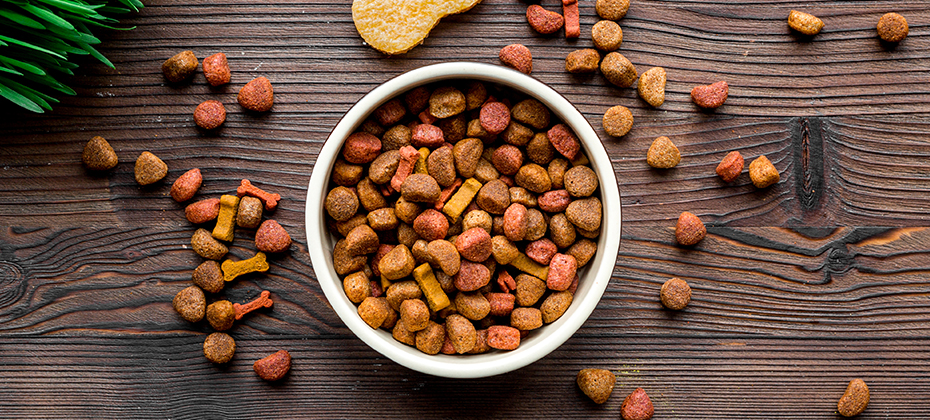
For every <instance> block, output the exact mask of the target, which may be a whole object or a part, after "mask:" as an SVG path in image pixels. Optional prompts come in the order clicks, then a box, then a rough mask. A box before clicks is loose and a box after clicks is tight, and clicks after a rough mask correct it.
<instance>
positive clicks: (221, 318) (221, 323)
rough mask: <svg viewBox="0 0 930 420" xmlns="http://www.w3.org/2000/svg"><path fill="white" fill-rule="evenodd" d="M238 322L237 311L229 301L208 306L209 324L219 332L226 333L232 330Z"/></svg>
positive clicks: (221, 301)
mask: <svg viewBox="0 0 930 420" xmlns="http://www.w3.org/2000/svg"><path fill="white" fill-rule="evenodd" d="M235 321H236V310H235V309H234V308H233V304H232V303H231V302H230V301H228V300H220V301H216V302H213V303H211V304H210V305H209V306H207V322H208V323H210V326H211V327H213V329H214V330H217V331H226V330H228V329H230V328H232V326H233V323H234V322H235Z"/></svg>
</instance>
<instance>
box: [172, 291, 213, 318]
mask: <svg viewBox="0 0 930 420" xmlns="http://www.w3.org/2000/svg"><path fill="white" fill-rule="evenodd" d="M171 306H173V307H174V310H175V311H177V313H179V314H181V318H184V319H186V320H188V321H190V322H197V321H200V320H201V319H203V315H204V312H205V311H206V307H207V300H206V297H204V295H203V290H200V288H199V287H197V286H188V287H186V288H184V289H183V290H181V291H180V292H178V294H177V295H175V296H174V300H172V301H171Z"/></svg>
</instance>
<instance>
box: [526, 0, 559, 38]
mask: <svg viewBox="0 0 930 420" xmlns="http://www.w3.org/2000/svg"><path fill="white" fill-rule="evenodd" d="M526 21H527V22H529V23H530V27H531V28H533V30H534V31H536V32H539V33H541V34H551V33H555V32H556V31H558V30H559V29H562V25H563V24H564V23H565V19H564V18H563V17H562V15H560V14H559V13H557V12H553V11H550V10H546V9H545V8H543V7H542V6H540V5H538V4H531V5H530V6H529V7H527V8H526Z"/></svg>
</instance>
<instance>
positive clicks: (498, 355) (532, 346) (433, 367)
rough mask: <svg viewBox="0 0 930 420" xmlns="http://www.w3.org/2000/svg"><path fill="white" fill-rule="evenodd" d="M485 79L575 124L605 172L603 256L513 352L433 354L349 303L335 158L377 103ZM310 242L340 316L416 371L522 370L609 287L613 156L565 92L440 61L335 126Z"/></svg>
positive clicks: (320, 161)
mask: <svg viewBox="0 0 930 420" xmlns="http://www.w3.org/2000/svg"><path fill="white" fill-rule="evenodd" d="M466 79H468V80H481V81H486V82H493V83H497V84H499V85H502V86H507V87H510V88H513V89H515V90H518V91H521V92H523V93H525V94H527V95H529V96H532V97H534V98H536V99H538V100H539V101H541V102H542V103H544V104H545V105H547V106H548V107H549V109H550V110H552V112H553V113H554V114H555V115H556V116H557V117H558V118H559V119H561V120H562V121H563V122H565V123H566V124H567V125H568V126H569V127H571V128H572V129H573V130H574V132H575V134H576V135H577V136H578V138H579V139H580V140H581V142H582V144H583V145H584V149H583V151H584V152H585V153H586V154H587V156H588V159H589V160H590V161H591V167H592V169H593V170H594V171H595V172H596V173H597V175H598V177H599V178H600V188H599V191H600V199H601V202H602V204H603V218H602V220H603V221H602V223H601V234H600V238H599V239H598V242H597V254H596V255H595V257H594V258H593V259H592V260H591V261H590V262H589V263H588V265H587V266H585V267H584V269H583V270H580V272H579V276H580V280H579V284H578V289H577V290H576V292H575V296H574V300H573V302H572V304H571V306H570V307H569V309H568V310H567V311H566V312H565V314H564V315H562V317H561V318H559V319H558V320H557V321H555V322H553V323H552V324H549V325H544V326H543V327H542V328H539V329H537V330H535V331H533V332H532V333H531V334H530V335H529V336H528V337H527V338H525V339H524V340H522V342H521V343H520V347H519V348H517V349H516V350H513V351H499V350H493V349H492V350H491V351H490V352H488V353H484V354H467V355H444V354H438V355H428V354H425V353H422V352H420V351H419V350H417V349H416V348H414V347H411V346H408V345H405V344H403V343H400V342H398V341H396V340H394V338H393V337H391V333H390V332H388V331H384V330H381V329H378V330H375V329H372V328H371V327H369V326H368V324H365V322H364V321H362V319H361V318H360V317H359V316H358V312H357V307H356V306H355V305H354V304H353V303H352V302H351V301H349V299H348V298H347V297H346V294H345V292H344V291H343V288H342V281H341V280H340V279H339V276H337V275H336V272H335V271H334V269H333V262H332V261H333V260H332V255H333V254H332V250H333V246H334V244H335V241H336V239H335V237H334V236H333V235H332V234H330V233H329V232H328V231H327V229H326V222H325V219H324V215H325V210H324V209H323V201H324V198H325V196H326V192H327V185H328V183H329V178H330V172H331V170H332V167H333V163H334V162H335V160H336V158H337V157H338V156H339V153H340V150H341V149H342V144H343V142H344V141H345V139H346V138H347V137H348V136H349V135H350V134H352V133H353V132H354V131H355V130H356V129H357V128H358V127H359V126H360V125H361V124H362V122H363V121H365V119H366V118H367V117H368V116H369V115H370V114H371V113H372V111H374V110H375V109H376V108H377V107H378V106H380V105H381V104H383V103H385V102H387V101H388V100H390V99H391V98H393V97H395V96H397V95H398V94H402V93H404V92H406V91H408V90H410V89H413V88H415V87H417V86H421V85H425V84H429V83H434V82H438V81H442V80H466ZM306 228H307V248H308V249H309V252H310V260H311V262H312V263H313V269H314V271H315V272H316V276H317V280H318V281H319V282H320V287H322V289H323V293H325V294H326V298H327V299H328V300H329V303H330V304H331V305H332V307H333V309H334V310H335V311H336V314H338V315H339V317H340V318H341V319H342V321H343V322H345V323H346V325H347V326H348V327H349V329H351V330H352V332H354V333H355V334H356V335H357V336H358V337H359V338H361V339H362V341H364V342H365V343H366V344H368V345H369V346H371V348H373V349H375V350H377V351H378V352H379V353H381V354H383V355H385V356H387V357H388V358H390V359H391V360H394V361H395V362H397V363H400V364H401V365H403V366H406V367H408V368H410V369H414V370H417V371H420V372H423V373H428V374H431V375H436V376H444V377H450V378H481V377H486V376H492V375H497V374H501V373H505V372H509V371H512V370H515V369H519V368H521V367H523V366H526V365H528V364H530V363H533V362H535V361H536V360H539V359H540V358H542V357H543V356H545V355H547V354H549V352H551V351H552V350H555V349H556V348H557V347H559V346H560V345H561V344H562V343H564V342H565V341H566V340H568V338H569V337H571V335H572V334H574V333H575V331H576V330H577V329H578V328H579V327H580V326H581V324H582V323H584V321H585V320H586V319H587V318H588V316H589V315H590V314H591V311H593V310H594V308H595V306H597V302H598V301H599V300H600V298H601V295H603V294H604V290H605V289H606V288H607V283H608V282H609V281H610V276H611V273H612V272H613V269H614V264H615V263H616V258H617V250H618V248H619V246H620V193H619V191H618V189H617V180H616V177H615V176H614V171H613V167H612V166H611V164H610V159H609V157H608V156H607V153H606V152H605V151H604V146H603V145H602V144H601V142H600V139H599V138H598V136H597V134H596V133H595V132H594V130H593V129H592V128H591V125H590V124H588V121H587V120H585V118H584V116H582V115H581V113H580V112H578V110H577V109H575V107H574V106H572V104H571V103H569V102H568V100H566V99H565V98H564V97H562V95H560V94H558V93H557V92H556V91H554V90H552V88H550V87H548V86H546V85H545V84H543V83H542V82H540V81H538V80H536V79H534V78H532V77H530V76H527V75H525V74H523V73H520V72H517V71H514V70H511V69H508V68H505V67H500V66H494V65H490V64H480V63H466V62H453V63H442V64H434V65H430V66H426V67H422V68H419V69H416V70H411V71H409V72H407V73H404V74H402V75H400V76H397V77H395V78H393V79H391V80H388V81H387V82H385V83H384V84H382V85H381V86H378V87H377V88H375V89H374V90H372V91H371V92H370V93H368V94H367V95H365V96H364V97H362V99H361V100H359V101H358V103H357V104H355V106H353V107H352V108H351V109H349V111H348V112H347V113H346V115H345V116H344V117H343V118H342V120H341V121H339V123H338V124H336V127H335V128H334V129H333V132H332V134H330V136H329V138H328V139H327V140H326V144H324V145H323V149H322V150H321V151H320V155H319V157H318V158H317V161H316V165H315V166H314V168H313V174H312V175H311V176H310V186H309V188H308V189H307V212H306Z"/></svg>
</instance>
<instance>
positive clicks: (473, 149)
mask: <svg viewBox="0 0 930 420" xmlns="http://www.w3.org/2000/svg"><path fill="white" fill-rule="evenodd" d="M482 153H484V143H482V142H481V140H479V139H476V138H467V139H463V140H461V141H459V142H457V143H455V146H453V147H452V157H453V159H454V161H455V169H456V171H458V173H459V175H460V176H461V177H462V178H471V177H472V176H474V175H475V171H477V170H478V162H479V161H480V160H481V154H482Z"/></svg>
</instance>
